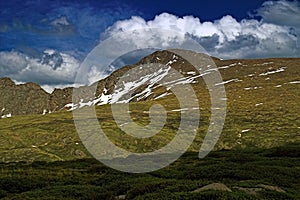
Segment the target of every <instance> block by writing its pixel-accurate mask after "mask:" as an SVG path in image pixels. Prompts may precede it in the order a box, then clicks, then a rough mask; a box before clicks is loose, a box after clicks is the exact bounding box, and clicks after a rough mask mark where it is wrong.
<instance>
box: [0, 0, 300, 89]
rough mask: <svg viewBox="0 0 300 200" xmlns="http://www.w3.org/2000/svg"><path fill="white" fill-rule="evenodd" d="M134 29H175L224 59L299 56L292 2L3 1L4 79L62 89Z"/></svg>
mask: <svg viewBox="0 0 300 200" xmlns="http://www.w3.org/2000/svg"><path fill="white" fill-rule="evenodd" d="M134 27H137V28H166V29H174V28H175V29H176V30H179V31H181V32H183V33H186V34H189V35H191V36H193V37H194V38H195V40H197V41H198V42H199V43H200V44H201V45H202V46H203V47H204V48H205V49H206V50H207V52H208V53H209V54H211V55H213V56H217V57H220V58H224V59H228V58H259V57H299V55H300V49H299V46H300V45H299V44H298V37H299V35H300V2H299V1H295V0H294V1H287V0H279V1H263V0H254V1H239V0H210V1H196V0H190V1H189V0H185V1H173V0H165V1H159V0H151V1H150V0H144V1H140V0H131V1H129V0H128V1H125V0H124V1H121V0H119V1H110V0H99V1H97V0H87V1H83V0H77V1H71V0H68V1H58V0H37V1H34V0H31V1H26V0H11V1H0V77H3V76H9V77H11V78H13V79H14V80H15V81H17V82H27V81H34V82H38V83H40V84H43V85H45V87H47V86H49V88H51V87H53V86H57V87H63V86H65V85H67V84H71V83H72V81H73V80H74V77H75V75H76V71H77V70H78V67H79V65H80V63H81V62H82V60H83V59H84V58H85V57H86V55H87V54H88V53H89V52H90V51H91V50H92V49H93V48H94V47H95V46H97V44H99V42H100V41H101V40H103V39H104V38H107V37H109V36H111V35H112V34H114V33H117V32H120V31H124V30H125V31H126V30H132V29H133V28H134ZM53 52H55V53H53ZM93 80H94V79H93ZM49 90H50V89H49Z"/></svg>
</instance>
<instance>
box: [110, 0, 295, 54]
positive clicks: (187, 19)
mask: <svg viewBox="0 0 300 200" xmlns="http://www.w3.org/2000/svg"><path fill="white" fill-rule="evenodd" d="M278 4H280V5H281V4H282V5H283V6H280V5H278ZM295 6H296V8H295ZM297 6H298V7H297ZM279 8H280V9H281V10H280V9H279ZM277 10H280V12H288V13H290V14H286V15H285V16H282V18H280V19H278V22H277V23H275V22H274V20H271V17H270V15H276V13H273V12H275V11H277ZM278 12H279V11H278ZM256 13H257V15H260V16H262V18H263V19H262V20H260V21H258V20H256V19H243V20H241V21H237V20H236V19H234V18H233V17H232V16H230V15H227V16H223V17H222V18H221V19H218V20H215V21H213V22H201V21H200V19H199V18H197V17H193V16H184V17H177V16H175V15H172V14H169V13H162V14H160V15H157V16H156V17H155V18H154V19H153V20H149V21H145V20H144V19H143V18H141V17H138V16H134V17H132V18H131V19H128V20H122V21H118V22H116V23H115V24H114V25H113V26H111V27H110V28H109V29H107V31H106V32H105V37H110V36H113V35H114V34H116V33H120V32H126V31H134V30H136V31H135V35H134V39H131V38H127V39H128V42H131V44H129V45H134V46H137V47H139V46H144V44H145V43H152V44H154V45H161V44H164V43H168V44H170V43H172V42H178V37H177V35H176V34H172V32H174V31H175V32H180V33H183V34H186V35H189V36H191V37H192V38H193V39H194V40H196V41H197V42H198V43H200V44H201V45H202V46H203V47H204V48H205V49H206V51H207V52H208V53H209V54H211V55H213V56H217V57H220V58H259V57H297V56H299V55H300V49H299V47H298V46H297V37H299V34H298V35H297V34H295V33H293V32H292V31H291V29H292V28H296V27H295V26H297V25H298V23H299V21H300V20H298V18H299V3H297V2H288V1H279V2H270V1H269V2H266V3H264V4H263V7H262V8H260V9H258V10H257V12H256ZM297 13H298V14H297ZM277 15H278V13H277ZM288 19H290V20H291V22H289V23H288V22H287V20H288ZM275 21H276V20H275ZM285 22H286V23H285ZM149 29H156V30H158V31H157V32H155V31H149ZM162 30H164V31H162ZM130 37H132V35H131V36H130ZM123 39H126V38H123Z"/></svg>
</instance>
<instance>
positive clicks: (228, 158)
mask: <svg viewBox="0 0 300 200" xmlns="http://www.w3.org/2000/svg"><path fill="white" fill-rule="evenodd" d="M299 61H300V59H281V60H277V59H271V60H261V61H257V60H256V61H251V60H250V61H243V60H242V61H234V60H233V61H222V62H221V61H220V63H217V64H218V65H219V66H224V65H230V64H232V63H238V62H241V65H239V64H238V65H236V66H232V67H230V68H227V69H221V70H220V71H221V74H222V76H223V79H224V80H225V81H226V80H230V79H233V78H238V79H240V80H242V81H240V82H235V83H233V82H232V83H228V84H226V92H227V97H228V102H227V104H228V107H227V117H226V122H225V126H224V129H223V132H222V135H221V137H220V140H219V142H218V144H217V145H216V150H217V149H223V151H217V152H215V153H212V154H211V155H210V156H209V157H208V158H206V159H204V160H200V161H199V160H198V159H197V157H196V154H194V153H192V154H187V155H185V156H184V157H183V158H181V159H180V160H179V161H177V162H175V163H174V164H172V165H171V166H170V167H168V168H165V169H163V170H160V171H158V172H154V173H150V174H144V175H129V174H124V173H119V172H116V171H113V170H111V169H108V168H107V167H104V166H103V165H101V164H100V163H98V162H96V161H94V160H92V159H89V160H81V161H66V160H72V159H79V158H86V157H90V156H89V153H88V152H87V151H86V149H85V148H84V146H83V145H82V144H81V142H80V140H79V137H78V136H77V133H76V130H75V127H74V124H73V120H72V113H71V112H65V111H64V112H58V113H52V114H47V115H32V116H14V117H12V118H8V119H1V120H0V158H1V159H2V160H1V161H2V162H15V161H37V160H40V161H62V160H64V161H65V162H54V163H48V164H46V163H38V162H34V163H33V164H26V163H23V164H22V163H19V164H14V163H11V164H2V165H1V174H0V175H1V177H0V183H1V186H0V188H1V189H0V196H1V195H2V196H6V195H9V196H10V195H12V196H16V197H18V198H19V199H24V198H25V197H31V198H32V199H36V198H37V197H38V196H39V197H41V196H42V197H44V198H45V199H47V198H48V199H51V197H53V198H52V199H58V198H61V195H62V196H64V195H65V197H66V198H67V197H68V198H70V199H74V198H76V197H80V196H81V197H82V196H86V195H90V196H86V197H87V199H91V198H93V197H98V198H101V195H102V197H103V198H104V197H113V196H116V195H120V194H126V195H127V197H128V198H129V199H130V198H131V197H132V198H133V197H137V198H141V199H143V198H146V197H148V198H149V199H151V198H152V199H159V198H161V199H165V198H167V197H169V198H171V199H176V198H178V199H182V198H190V199H194V198H195V194H191V193H190V191H192V190H194V189H196V188H198V187H200V186H203V185H205V184H208V183H211V182H223V183H226V185H227V186H229V187H230V188H231V189H232V190H233V192H232V193H222V192H213V193H210V192H205V193H203V194H202V196H203V199H207V198H212V199H215V198H217V197H218V196H219V197H220V199H222V198H225V199H226V198H227V199H232V198H237V199H238V197H241V198H242V197H243V198H245V199H252V198H254V197H253V196H252V195H247V194H245V193H244V192H241V191H238V190H236V189H234V188H233V187H234V186H235V185H239V186H245V187H257V184H259V183H264V184H269V185H276V186H280V187H282V188H283V189H284V190H286V191H287V193H284V194H283V193H278V192H274V191H269V190H266V191H263V192H261V193H260V194H259V195H260V196H259V197H261V198H265V199H272V198H274V199H293V198H295V199H297V198H300V197H299V193H297V188H299V181H298V180H299V145H297V144H299V142H300V137H299V136H300V134H299V132H300V129H299V127H300V116H299V110H300V105H299V100H300V84H290V83H289V82H291V81H297V80H298V81H299V77H300V68H299V63H300V62H299ZM266 62H274V63H276V64H274V63H271V64H263V63H266ZM257 63H260V65H256V64H257ZM246 65H247V66H246ZM280 67H286V68H285V71H284V72H280V73H275V74H272V75H268V76H259V74H260V73H265V72H267V71H272V70H276V69H278V68H280ZM251 74H254V75H251ZM249 75H250V76H249ZM266 78H270V79H268V80H266ZM199 81H200V84H199V87H195V90H196V91H197V95H198V97H199V99H200V103H199V105H200V111H201V120H200V123H201V125H200V127H199V129H198V135H197V138H196V139H195V142H194V143H193V144H192V145H191V148H190V151H197V150H199V147H200V145H201V141H202V139H203V137H204V136H205V134H206V130H207V127H208V121H209V116H210V110H209V106H210V105H209V98H208V92H207V90H205V84H204V83H203V81H201V80H199ZM278 85H281V87H276V86H278ZM255 87H256V88H255ZM245 88H251V89H249V90H246V89H245ZM153 103H154V102H153V101H145V102H138V103H132V104H131V111H132V112H131V116H132V118H133V119H134V120H135V121H136V122H137V123H140V124H147V123H148V122H149V119H148V114H147V113H145V112H143V111H147V109H148V108H149V107H150V106H151V105H152V104H153ZM158 103H161V104H163V105H165V106H166V107H167V110H172V109H175V108H178V102H177V101H176V99H175V98H171V99H170V98H169V99H160V100H159V101H158ZM260 103H263V104H260ZM256 104H260V105H257V106H256ZM97 116H98V118H99V121H100V123H101V125H102V126H103V127H104V129H105V132H106V134H107V135H108V137H109V138H110V139H111V140H112V141H113V142H114V143H115V144H117V145H119V146H121V147H123V148H125V149H128V150H131V151H135V152H145V151H151V150H153V149H157V148H160V147H162V146H164V145H165V144H166V143H168V141H170V140H171V139H172V137H173V136H174V134H175V133H176V130H177V127H178V121H179V120H178V119H179V117H180V116H179V115H178V113H176V112H169V114H168V121H167V124H166V125H165V127H164V129H163V130H162V131H161V133H159V134H158V135H156V136H155V137H153V138H151V140H136V139H135V138H132V137H129V136H128V135H126V134H124V133H123V132H122V131H121V130H119V129H118V128H117V126H116V124H115V122H114V121H113V118H112V115H111V113H110V106H109V105H105V106H100V107H97ZM245 129H250V130H249V131H248V132H244V133H242V130H245ZM289 143H294V144H295V145H292V146H287V147H284V146H285V145H287V144H289ZM280 146H282V149H276V148H275V149H270V150H260V148H264V149H268V148H271V147H280ZM253 147H255V148H254V149H252V148H253ZM232 148H233V149H236V150H237V151H224V150H225V149H232ZM244 148H246V149H248V148H250V149H251V150H247V151H246V152H245V151H242V152H241V151H240V150H239V149H244ZM238 152H240V153H238ZM290 154H292V155H290ZM74 195H75V196H74ZM93 195H94V196H93ZM174 195H175V196H176V198H175V196H174ZM12 196H11V197H12ZM138 196H140V197H138ZM197 197H198V198H199V199H201V198H202V197H201V195H198V194H197Z"/></svg>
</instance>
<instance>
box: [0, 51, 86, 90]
mask: <svg viewBox="0 0 300 200" xmlns="http://www.w3.org/2000/svg"><path fill="white" fill-rule="evenodd" d="M79 65H80V63H79V62H78V61H77V60H76V59H75V58H73V57H72V56H70V55H68V54H65V53H58V52H56V51H54V50H45V52H44V53H43V55H42V57H41V58H32V57H29V56H27V55H25V54H22V53H19V52H15V51H11V52H0V76H1V77H6V76H7V77H10V78H12V79H14V80H16V81H17V82H36V83H39V84H41V85H48V91H49V90H50V89H49V87H50V86H51V85H53V86H54V85H59V84H60V85H66V84H72V83H73V81H74V78H75V75H76V72H77V70H78V68H79Z"/></svg>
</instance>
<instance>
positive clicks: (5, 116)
mask: <svg viewBox="0 0 300 200" xmlns="http://www.w3.org/2000/svg"><path fill="white" fill-rule="evenodd" d="M11 116H12V115H11V113H8V114H6V115H2V116H1V118H2V119H4V118H10V117H11Z"/></svg>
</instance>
